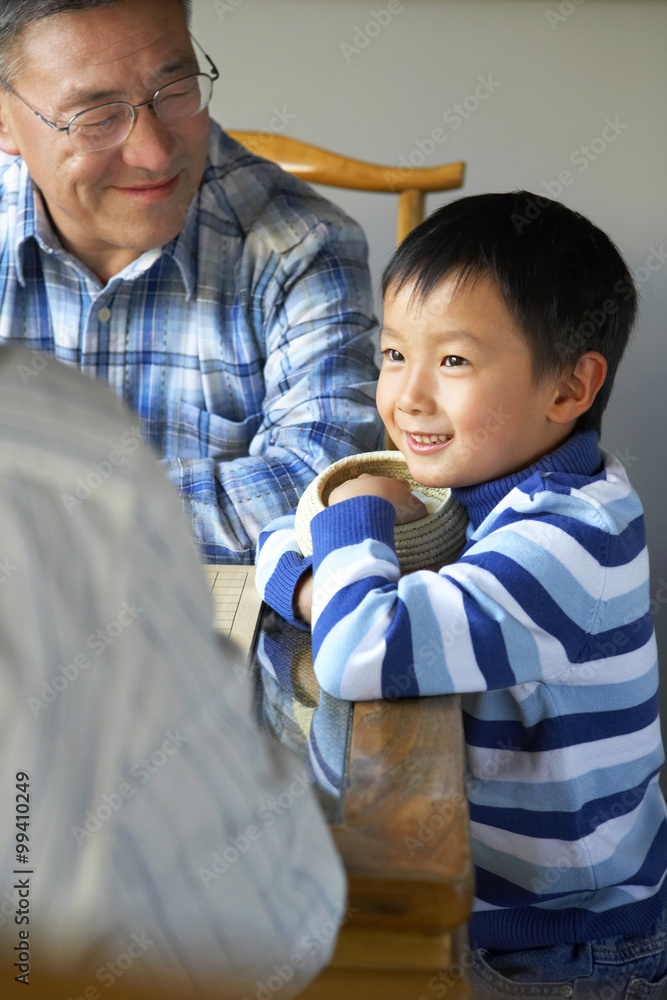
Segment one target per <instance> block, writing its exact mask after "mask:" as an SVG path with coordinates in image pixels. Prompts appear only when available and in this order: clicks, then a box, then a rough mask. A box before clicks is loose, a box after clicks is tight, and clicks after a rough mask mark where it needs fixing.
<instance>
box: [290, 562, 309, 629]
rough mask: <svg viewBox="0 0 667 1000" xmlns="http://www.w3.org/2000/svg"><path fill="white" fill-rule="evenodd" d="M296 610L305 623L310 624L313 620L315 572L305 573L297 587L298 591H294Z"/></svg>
mask: <svg viewBox="0 0 667 1000" xmlns="http://www.w3.org/2000/svg"><path fill="white" fill-rule="evenodd" d="M294 610H295V611H296V613H297V614H298V615H299V617H300V618H303V620H304V621H305V622H308V624H309V625H310V623H311V622H312V620H313V571H312V569H311V570H309V571H308V573H304V575H303V576H302V577H301V579H300V580H299V582H298V583H297V585H296V590H295V591H294Z"/></svg>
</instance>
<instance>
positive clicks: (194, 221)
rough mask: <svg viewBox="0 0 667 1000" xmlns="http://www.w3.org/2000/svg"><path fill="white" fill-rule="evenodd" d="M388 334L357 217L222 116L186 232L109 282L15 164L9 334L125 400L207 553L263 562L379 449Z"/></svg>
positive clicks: (4, 275)
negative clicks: (273, 541) (313, 498)
mask: <svg viewBox="0 0 667 1000" xmlns="http://www.w3.org/2000/svg"><path fill="white" fill-rule="evenodd" d="M374 325H375V320H374V318H373V315H372V298H371V290H370V280H369V275H368V267H367V248H366V243H365V239H364V236H363V233H362V232H361V230H360V228H359V227H358V226H357V224H356V223H354V222H353V221H352V220H351V219H349V218H348V217H347V216H346V215H344V213H343V212H341V211H340V209H338V208H337V207H335V206H334V205H332V204H331V203H329V202H327V201H326V200H325V199H323V198H321V197H319V196H318V195H317V194H315V192H314V191H312V190H311V189H310V188H309V187H307V186H306V185H304V184H302V183H301V182H300V181H297V180H296V179H295V178H293V177H292V176H291V175H289V174H286V173H284V172H283V171H282V170H280V169H279V168H278V167H276V166H275V165H274V164H271V163H268V162H267V161H265V160H263V159H260V158H258V157H257V156H254V155H253V154H251V153H249V152H248V151H247V150H246V149H244V148H243V147H242V146H240V145H239V144H238V143H236V142H234V141H233V140H232V139H231V138H230V137H229V136H227V135H226V134H225V133H224V132H223V131H222V130H221V129H220V128H219V126H217V125H216V124H215V123H211V127H210V137H209V159H208V163H207V166H206V170H205V173H204V176H203V179H202V182H201V185H200V188H199V191H198V193H197V196H196V197H195V199H194V200H193V202H192V204H191V205H190V207H189V209H188V211H187V214H186V215H185V218H184V225H183V229H182V231H181V233H180V234H179V235H178V237H177V238H176V239H175V240H173V241H172V242H171V243H168V244H167V245H166V246H164V247H162V248H161V249H155V250H150V251H147V252H146V253H143V254H142V255H141V256H140V257H139V258H138V259H137V260H135V261H133V262H132V263H131V264H130V265H128V266H127V267H126V268H124V269H123V270H122V271H121V272H120V273H119V274H116V275H114V277H113V278H111V280H110V281H109V282H108V283H107V284H106V285H104V286H103V285H102V284H101V282H100V281H99V279H98V278H97V277H96V276H95V275H94V274H93V273H92V272H91V271H89V270H88V269H87V268H86V267H85V266H84V265H83V264H82V263H81V262H80V261H78V260H77V259H76V258H75V257H73V256H72V255H71V254H69V253H67V252H66V251H65V250H64V248H63V247H62V245H61V243H60V241H59V239H58V237H57V235H56V234H55V233H54V231H53V227H52V226H51V224H50V222H49V219H48V216H47V214H46V212H45V210H44V206H43V203H42V200H41V198H40V197H35V191H34V188H33V184H32V181H31V179H30V176H29V174H28V171H27V168H26V165H25V163H24V162H23V161H22V160H21V159H20V158H18V157H11V156H7V155H5V154H0V340H21V341H23V342H24V343H25V344H26V345H27V346H28V347H29V348H32V349H34V350H36V351H45V352H48V353H50V354H54V355H55V356H56V357H58V358H60V359H61V360H62V361H65V362H67V363H69V364H71V365H76V366H78V367H80V368H81V369H82V370H83V371H84V372H86V373H88V374H90V375H92V376H95V377H97V378H99V379H102V380H104V381H106V382H108V383H109V384H110V385H111V386H112V387H113V388H114V389H115V391H116V392H117V393H118V395H119V396H121V397H123V398H124V399H125V400H126V401H127V403H128V404H129V405H130V406H131V407H132V408H133V409H134V410H135V411H136V412H137V413H138V414H139V416H140V418H141V420H142V425H143V433H144V436H145V437H146V439H147V440H149V441H150V442H152V444H153V445H154V446H155V447H156V448H157V450H158V452H159V453H160V454H161V455H162V457H163V459H164V463H165V466H166V468H167V471H168V475H169V477H170V479H171V481H172V482H173V483H174V485H176V486H177V487H178V489H179V490H180V491H181V495H182V497H183V501H184V505H185V508H186V511H187V513H188V515H189V517H190V519H191V522H192V524H193V527H194V531H195V535H196V537H197V540H198V542H199V544H200V546H201V549H202V552H203V555H204V557H205V559H206V560H208V561H211V562H213V561H215V562H252V561H253V557H254V550H255V545H256V542H257V538H258V536H259V532H260V529H261V528H262V527H263V526H264V525H265V524H266V523H267V522H268V521H270V520H271V519H272V518H274V517H276V516H278V515H280V514H282V513H285V512H287V511H289V510H291V509H292V508H293V507H294V506H295V504H296V502H297V500H298V498H299V496H300V494H301V493H302V492H303V489H304V488H305V486H306V485H307V484H308V482H310V480H311V479H312V478H313V477H314V476H315V475H316V474H317V473H318V472H320V471H321V470H322V469H324V468H325V467H326V466H327V465H329V464H330V463H331V462H333V461H335V460H336V459H338V458H341V457H342V456H344V455H347V454H350V453H352V452H357V451H372V450H374V449H375V448H376V447H378V446H379V444H380V439H381V429H380V424H379V420H378V417H377V414H376V410H375V404H374V392H375V380H376V378H377V369H376V367H375V364H374V360H373V343H372V331H373V329H374ZM34 358H35V360H34V367H33V368H32V369H28V370H27V371H23V372H21V373H20V377H21V378H22V379H23V380H24V382H25V383H26V384H27V381H28V380H29V379H30V378H31V377H32V376H33V375H35V376H36V375H37V374H38V373H39V371H40V367H41V366H43V364H44V358H43V357H42V356H41V355H35V356H34Z"/></svg>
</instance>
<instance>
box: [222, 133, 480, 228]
mask: <svg viewBox="0 0 667 1000" xmlns="http://www.w3.org/2000/svg"><path fill="white" fill-rule="evenodd" d="M229 135H231V137H232V138H233V139H236V140H237V142H240V143H241V144H242V145H243V146H245V147H246V149H249V150H250V152H251V153H256V154H257V155H258V156H263V157H265V158H266V159H267V160H273V162H274V163H277V164H279V166H281V167H282V168H283V169H284V170H287V171H289V173H291V174H294V175H295V177H300V178H301V180H304V181H307V182H308V183H309V184H326V185H328V186H329V187H339V188H352V189H354V190H355V191H384V192H393V193H394V194H396V193H398V225H397V230H396V242H397V243H400V242H401V240H402V239H403V238H404V237H405V236H407V235H408V233H409V232H410V231H411V230H412V229H414V228H415V226H418V225H419V223H420V222H422V221H423V219H424V198H425V195H426V193H427V192H429V191H450V190H452V189H454V188H460V187H461V185H462V184H463V172H464V164H463V163H461V162H458V163H443V164H441V165H440V166H436V167H414V168H412V167H393V166H386V165H383V164H381V163H368V162H367V161H365V160H354V159H352V158H351V157H349V156H342V155H341V154H340V153H331V152H329V150H327V149H321V148H320V147H319V146H311V145H310V143H307V142H301V141H300V140H299V139H290V138H289V137H288V136H286V135H278V134H277V133H275V132H245V131H237V130H232V131H230V132H229Z"/></svg>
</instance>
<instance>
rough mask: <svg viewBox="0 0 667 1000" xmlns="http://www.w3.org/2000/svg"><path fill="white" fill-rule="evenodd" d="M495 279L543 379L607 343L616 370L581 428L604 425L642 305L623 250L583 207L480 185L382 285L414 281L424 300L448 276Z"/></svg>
mask: <svg viewBox="0 0 667 1000" xmlns="http://www.w3.org/2000/svg"><path fill="white" fill-rule="evenodd" d="M452 275H456V276H457V279H458V281H461V282H463V281H467V280H474V279H476V278H483V277H488V278H491V279H492V280H493V281H494V282H495V283H496V284H497V286H498V288H499V289H500V292H501V294H502V296H503V299H504V301H505V305H506V306H507V308H508V310H509V312H510V314H511V315H512V317H513V319H514V321H515V323H516V324H517V326H518V327H519V328H520V329H521V330H522V331H523V333H524V334H525V336H526V339H527V340H528V343H529V345H530V349H531V354H532V359H533V374H534V377H535V379H536V381H540V380H541V379H543V378H544V377H545V376H546V375H550V374H552V373H554V372H563V373H567V372H570V371H572V369H573V368H574V367H575V365H576V363H577V361H578V360H579V358H580V357H581V355H582V354H585V352H586V351H599V353H600V354H602V356H603V357H604V358H605V360H606V362H607V377H606V379H605V382H604V384H603V386H602V388H601V389H600V391H599V392H598V394H597V396H596V398H595V402H594V403H593V405H592V406H591V407H590V409H589V410H587V412H586V413H583V414H582V415H581V416H580V417H579V419H578V421H577V427H578V428H581V429H589V428H593V429H595V430H597V431H599V430H600V424H601V420H602V414H603V412H604V409H605V407H606V405H607V403H608V401H609V395H610V393H611V389H612V385H613V383H614V377H615V375H616V369H617V368H618V365H619V362H620V360H621V358H622V356H623V352H624V350H625V347H626V344H627V342H628V339H629V336H630V333H631V331H632V327H633V324H634V320H635V316H636V312H637V292H636V289H635V285H634V282H633V279H632V275H631V274H630V272H629V270H628V268H627V266H626V264H625V262H624V260H623V258H622V257H621V255H620V253H619V251H618V250H617V248H616V247H615V246H614V244H613V243H612V241H611V240H610V239H609V237H608V236H606V235H605V233H603V232H602V230H600V229H598V228H597V227H596V226H594V225H593V224H592V222H589V220H588V219H586V218H584V216H583V215H579V213H578V212H573V211H572V210H571V209H569V208H566V207H565V206H564V205H561V204H559V203H558V202H556V201H551V199H549V198H544V197H542V196H541V195H535V194H530V192H528V191H511V192H508V193H506V194H481V195H473V196H471V197H468V198H460V199H458V200H456V201H453V202H451V203H450V204H448V205H445V206H443V207H442V208H440V209H438V211H436V212H434V213H433V214H432V215H430V216H429V217H428V218H427V219H426V220H425V221H424V222H423V223H422V224H421V225H419V226H417V228H416V229H414V230H413V231H412V232H411V233H410V234H409V235H408V236H407V237H406V238H405V239H404V240H403V242H402V243H401V245H400V246H399V247H398V248H397V249H396V251H395V252H394V254H393V256H392V258H391V260H390V261H389V263H388V265H387V267H386V268H385V271H384V274H383V275H382V293H383V295H386V294H389V295H391V294H395V293H396V292H398V291H399V290H400V289H401V288H402V287H403V286H405V285H407V284H413V292H412V295H413V300H414V301H416V302H417V303H423V302H424V301H425V299H426V298H428V296H429V295H430V294H431V292H432V291H433V290H434V289H435V287H436V285H438V284H439V283H440V282H441V281H442V280H443V279H444V278H446V277H448V276H452Z"/></svg>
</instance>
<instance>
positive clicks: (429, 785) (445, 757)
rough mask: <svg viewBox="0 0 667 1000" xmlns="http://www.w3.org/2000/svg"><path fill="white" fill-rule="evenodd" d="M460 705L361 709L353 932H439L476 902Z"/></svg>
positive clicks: (348, 840)
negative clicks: (362, 929)
mask: <svg viewBox="0 0 667 1000" xmlns="http://www.w3.org/2000/svg"><path fill="white" fill-rule="evenodd" d="M463 772H464V761H463V734H462V721H461V711H460V704H459V699H458V697H456V696H442V697H429V698H403V699H398V700H397V701H392V702H388V701H371V702H357V704H356V705H355V707H354V723H353V733H352V744H351V748H350V758H349V784H348V789H347V793H346V797H345V815H344V822H343V823H342V824H341V825H340V826H336V827H333V828H332V830H333V834H334V837H335V840H336V844H337V846H338V848H339V850H340V852H341V854H342V857H343V860H344V862H345V867H346V870H347V872H348V875H349V876H350V891H349V896H350V905H351V906H352V907H355V906H356V907H357V908H358V909H359V913H358V914H357V915H356V916H355V925H356V927H357V928H360V927H361V926H362V925H363V924H365V925H366V926H368V927H369V928H370V927H380V926H381V927H382V928H384V929H387V928H389V927H391V928H393V929H399V928H401V927H402V926H406V927H407V926H409V927H410V928H411V929H412V930H417V931H424V932H429V933H439V932H442V931H445V930H449V929H451V928H454V927H456V926H458V925H459V924H461V923H462V922H463V921H465V920H466V919H467V917H468V915H469V912H470V908H471V905H472V896H473V891H472V887H473V869H472V862H471V857H470V836H469V832H468V807H467V800H466V797H465V789H464V784H463Z"/></svg>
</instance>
